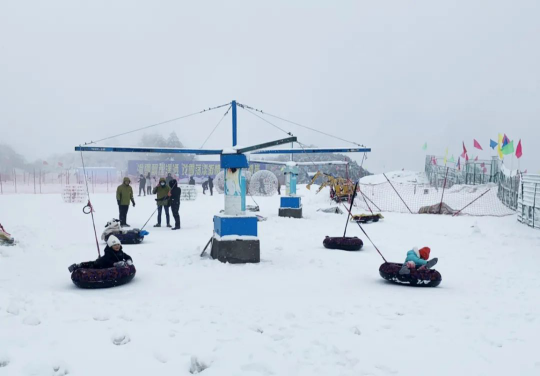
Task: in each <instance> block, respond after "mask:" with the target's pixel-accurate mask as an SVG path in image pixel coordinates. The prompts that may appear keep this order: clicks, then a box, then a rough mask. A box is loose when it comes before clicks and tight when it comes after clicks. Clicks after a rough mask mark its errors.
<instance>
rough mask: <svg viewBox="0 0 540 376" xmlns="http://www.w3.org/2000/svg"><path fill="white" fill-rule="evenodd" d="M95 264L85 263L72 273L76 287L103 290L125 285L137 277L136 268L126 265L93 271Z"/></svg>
mask: <svg viewBox="0 0 540 376" xmlns="http://www.w3.org/2000/svg"><path fill="white" fill-rule="evenodd" d="M92 266H93V262H92V261H90V262H83V263H81V264H80V267H79V268H77V269H75V270H74V271H73V273H71V280H72V281H73V283H74V284H75V286H77V287H80V288H83V289H102V288H107V287H114V286H120V285H124V284H126V283H128V282H130V281H131V280H132V279H133V277H135V273H136V272H137V271H136V270H135V266H133V265H125V266H118V267H112V268H105V269H93V268H92Z"/></svg>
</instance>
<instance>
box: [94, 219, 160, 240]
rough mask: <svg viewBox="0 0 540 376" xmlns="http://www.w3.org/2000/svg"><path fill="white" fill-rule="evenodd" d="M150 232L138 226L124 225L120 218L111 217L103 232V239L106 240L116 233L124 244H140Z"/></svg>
mask: <svg viewBox="0 0 540 376" xmlns="http://www.w3.org/2000/svg"><path fill="white" fill-rule="evenodd" d="M148 234H149V233H148V231H144V230H139V229H138V228H132V229H128V228H125V227H122V226H121V224H120V221H119V220H118V219H111V220H110V221H109V222H107V224H106V225H105V230H104V231H103V233H102V234H101V240H103V241H105V242H106V241H107V240H108V239H109V236H111V235H114V236H116V237H117V238H118V239H119V240H120V241H121V242H122V244H139V243H141V242H142V241H143V240H144V237H145V236H146V235H148Z"/></svg>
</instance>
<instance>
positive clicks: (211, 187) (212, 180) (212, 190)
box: [208, 176, 214, 196]
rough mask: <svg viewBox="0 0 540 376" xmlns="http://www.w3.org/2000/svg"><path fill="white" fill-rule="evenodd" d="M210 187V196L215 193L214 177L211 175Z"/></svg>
mask: <svg viewBox="0 0 540 376" xmlns="http://www.w3.org/2000/svg"><path fill="white" fill-rule="evenodd" d="M208 188H210V196H213V195H214V179H212V177H211V176H209V177H208Z"/></svg>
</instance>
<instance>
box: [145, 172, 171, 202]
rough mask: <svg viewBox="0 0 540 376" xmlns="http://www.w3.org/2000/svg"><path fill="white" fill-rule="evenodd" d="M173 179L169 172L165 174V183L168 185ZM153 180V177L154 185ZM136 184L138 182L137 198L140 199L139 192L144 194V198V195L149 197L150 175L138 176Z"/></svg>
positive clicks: (150, 188) (150, 191)
mask: <svg viewBox="0 0 540 376" xmlns="http://www.w3.org/2000/svg"><path fill="white" fill-rule="evenodd" d="M173 179H174V178H173V177H172V175H171V173H170V172H169V173H168V174H167V177H166V178H165V182H166V183H167V184H169V182H170V181H171V180H173ZM155 180H156V177H155V176H154V183H155ZM138 182H139V197H141V192H142V193H144V195H145V196H146V194H149V195H151V194H152V177H151V176H150V173H148V174H147V175H146V176H144V175H143V174H141V176H139V180H138ZM154 194H155V193H154Z"/></svg>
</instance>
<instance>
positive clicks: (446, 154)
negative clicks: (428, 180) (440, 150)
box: [444, 148, 448, 165]
mask: <svg viewBox="0 0 540 376" xmlns="http://www.w3.org/2000/svg"><path fill="white" fill-rule="evenodd" d="M447 161H448V148H446V151H445V152H444V164H445V165H446V162H447Z"/></svg>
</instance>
